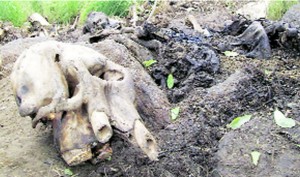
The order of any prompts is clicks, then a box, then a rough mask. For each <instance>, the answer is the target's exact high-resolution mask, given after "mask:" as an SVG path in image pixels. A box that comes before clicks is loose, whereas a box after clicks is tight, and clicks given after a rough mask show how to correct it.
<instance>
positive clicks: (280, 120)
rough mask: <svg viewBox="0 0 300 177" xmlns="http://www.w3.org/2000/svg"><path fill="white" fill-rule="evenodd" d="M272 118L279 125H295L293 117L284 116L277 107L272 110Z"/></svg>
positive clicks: (286, 126) (290, 126)
mask: <svg viewBox="0 0 300 177" xmlns="http://www.w3.org/2000/svg"><path fill="white" fill-rule="evenodd" d="M274 119H275V122H276V124H277V125H279V126H280V127H284V128H292V127H293V126H295V125H296V122H295V120H294V119H291V118H286V117H285V115H284V114H283V113H282V112H281V111H279V110H278V109H276V110H275V111H274Z"/></svg>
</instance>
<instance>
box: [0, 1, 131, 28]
mask: <svg viewBox="0 0 300 177" xmlns="http://www.w3.org/2000/svg"><path fill="white" fill-rule="evenodd" d="M132 3H133V1H132V0H127V1H54V0H53V1H0V12H1V13H0V20H1V21H10V22H12V23H13V24H14V25H15V26H22V25H23V24H24V22H26V20H27V18H28V17H29V16H30V15H31V14H32V13H34V12H37V13H40V14H41V15H42V16H44V17H46V18H47V19H48V20H49V22H50V23H63V24H68V23H70V22H72V20H73V19H74V18H75V17H76V16H77V15H80V22H81V23H84V21H85V20H86V17H87V15H88V14H89V13H90V12H91V11H102V12H104V13H105V14H107V15H110V16H113V15H114V16H126V15H127V14H128V11H129V7H130V6H131V5H132Z"/></svg>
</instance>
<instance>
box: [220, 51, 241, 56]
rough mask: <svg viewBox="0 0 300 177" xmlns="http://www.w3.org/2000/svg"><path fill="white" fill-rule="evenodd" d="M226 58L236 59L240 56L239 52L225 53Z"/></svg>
mask: <svg viewBox="0 0 300 177" xmlns="http://www.w3.org/2000/svg"><path fill="white" fill-rule="evenodd" d="M223 53H224V55H225V56H227V57H236V56H238V55H239V54H238V53H237V52H232V51H225V52H223Z"/></svg>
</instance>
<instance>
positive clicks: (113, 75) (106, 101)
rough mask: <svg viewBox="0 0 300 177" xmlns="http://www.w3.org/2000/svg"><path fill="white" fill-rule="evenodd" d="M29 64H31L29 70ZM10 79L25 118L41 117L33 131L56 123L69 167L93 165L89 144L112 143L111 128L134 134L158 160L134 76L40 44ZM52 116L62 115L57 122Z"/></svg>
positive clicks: (68, 48)
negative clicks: (46, 122)
mask: <svg viewBox="0 0 300 177" xmlns="http://www.w3.org/2000/svg"><path fill="white" fill-rule="evenodd" d="M32 60H33V61H32ZM27 63H31V64H30V65H29V66H30V67H29V68H28V67H27V65H26V64H27ZM43 71H44V73H46V74H44V73H43ZM27 75H29V76H31V77H29V78H30V80H28V78H27ZM11 78H12V83H13V88H14V91H15V92H14V93H15V95H16V97H17V100H18V99H20V98H21V101H19V102H20V103H19V104H18V106H19V112H20V114H21V116H27V115H30V116H33V115H34V114H37V115H36V116H35V118H34V119H33V127H35V126H36V124H37V123H38V122H39V120H40V119H42V118H48V120H49V121H51V120H52V122H53V128H54V133H55V137H56V139H57V141H58V144H59V146H60V151H61V153H62V156H63V158H64V159H65V161H66V162H67V163H68V164H69V165H76V164H79V163H81V162H83V161H85V160H88V159H90V158H91V157H92V155H91V152H90V149H91V146H90V144H91V143H92V142H94V141H95V139H96V140H97V141H99V142H101V143H106V142H108V141H109V139H110V138H111V136H112V132H113V129H112V127H113V128H115V129H116V130H117V132H121V134H124V135H128V134H131V135H132V137H133V138H129V137H128V140H129V141H131V142H132V143H134V144H137V145H138V146H140V148H141V149H142V150H143V151H144V152H145V153H146V154H147V155H148V157H149V158H150V159H151V160H157V156H158V153H157V144H156V141H155V139H154V137H153V136H152V135H151V133H150V132H149V131H148V130H147V128H146V127H145V126H144V124H143V123H142V121H141V118H140V116H139V114H138V112H137V110H136V107H135V104H134V103H135V99H136V98H135V88H134V83H133V80H132V77H131V75H130V73H129V71H128V70H127V69H125V68H123V67H122V66H120V65H117V64H115V63H113V62H111V61H109V60H107V58H106V57H105V56H103V55H102V54H100V53H98V52H96V51H94V50H92V49H90V48H87V47H83V46H78V45H71V44H64V43H60V42H55V41H49V42H44V43H40V44H37V45H34V46H32V47H31V48H30V49H29V50H28V51H26V52H24V53H23V54H22V55H21V56H20V57H19V58H18V60H17V62H16V65H15V67H14V71H13V72H12V76H11ZM48 83H49V84H48ZM24 85H25V86H26V87H24ZM24 95H25V96H24ZM28 100H29V101H28ZM41 100H42V101H41ZM45 100H46V101H45ZM63 112H66V114H65V115H64V116H62V113H63ZM53 113H55V115H57V116H54V118H53ZM111 125H112V126H111ZM88 127H91V128H90V129H89V128H88ZM91 132H92V133H91ZM76 137H77V138H78V137H79V138H78V139H76ZM80 137H82V138H80ZM78 146H79V147H78Z"/></svg>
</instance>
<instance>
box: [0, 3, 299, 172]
mask: <svg viewBox="0 0 300 177" xmlns="http://www.w3.org/2000/svg"><path fill="white" fill-rule="evenodd" d="M176 9H177V10H178V9H179V10H178V11H179V12H180V13H178V14H177V15H176V16H175V17H174V16H172V14H174V13H173V12H174V9H173V11H172V10H170V11H169V12H168V13H169V14H168V13H166V14H164V15H158V16H157V20H158V21H160V23H158V25H160V26H167V25H169V28H172V27H176V28H177V29H183V30H185V29H186V28H187V27H186V19H185V16H186V15H187V14H188V13H189V14H191V13H192V14H194V15H195V17H200V16H201V14H205V17H206V18H199V23H200V24H202V25H203V26H205V27H210V28H214V29H219V28H221V27H222V26H223V24H224V21H226V20H230V19H231V10H232V9H231V8H229V7H227V6H224V4H223V5H222V4H217V3H212V5H211V6H207V8H206V9H203V8H201V4H197V3H190V4H188V5H178V6H176ZM176 9H175V10H176ZM187 9H189V10H187ZM199 9H200V10H201V13H198V12H199ZM219 17H222V18H219ZM162 19H163V20H162ZM201 19H202V20H201ZM220 24H222V25H220ZM74 34H75V33H74ZM76 37H78V36H75V37H74V36H72V39H68V40H64V41H76V39H77V38H76ZM62 38H64V39H65V36H64V37H62ZM44 40H47V39H45V38H36V39H20V40H18V41H13V42H11V43H7V44H4V45H2V46H1V47H0V53H1V55H0V56H1V57H2V60H3V67H2V68H1V73H2V75H1V76H0V78H1V80H0V95H1V96H0V110H1V111H0V130H1V131H0V142H1V143H0V176H3V177H6V176H8V177H10V176H13V177H14V176H16V177H23V176H33V177H39V176H49V177H52V176H68V175H67V174H65V173H64V170H65V169H66V168H69V169H71V171H72V172H73V173H74V176H80V177H87V176H89V177H98V176H99V177H100V176H147V177H148V176H149V177H151V176H153V177H154V176H164V177H172V176H174V177H175V176H176V177H177V176H190V177H194V176H195V177H196V176H213V177H257V176H270V177H271V176H272V177H285V176H288V177H297V176H299V175H300V168H299V166H300V153H299V150H300V148H299V146H297V145H299V144H300V126H299V121H300V99H299V98H300V79H299V78H300V59H299V55H298V53H292V54H291V53H289V52H288V51H285V50H282V49H274V50H273V51H272V52H273V53H272V54H273V55H272V58H271V59H268V60H265V59H250V58H246V57H244V56H241V55H240V56H236V57H226V56H224V55H223V54H222V53H219V54H218V55H219V57H220V66H219V68H220V69H219V71H218V72H216V73H204V75H205V77H203V78H208V77H209V78H212V79H211V80H210V81H209V82H208V84H205V85H200V86H195V85H189V87H190V88H191V89H188V91H186V92H185V94H184V96H183V97H182V98H180V99H179V100H175V101H174V100H173V101H172V99H170V95H171V98H173V97H172V95H174V92H170V91H169V90H168V89H167V88H165V87H164V86H163V85H161V84H159V83H158V82H157V81H156V80H155V79H154V77H153V75H154V74H155V72H156V70H155V69H156V68H157V69H160V68H161V67H164V66H166V65H167V64H168V63H172V61H174V60H176V59H177V58H172V57H176V55H175V56H174V55H172V51H169V53H168V51H167V52H166V54H165V55H164V56H169V58H167V57H163V58H165V60H166V61H163V60H160V61H159V62H158V64H157V65H155V66H154V68H153V69H151V70H147V72H149V75H151V76H152V78H153V81H151V82H153V83H154V82H156V83H157V84H158V88H159V89H161V90H163V91H164V93H165V95H167V96H168V98H169V99H170V102H172V106H171V107H175V106H179V107H180V115H179V118H178V119H177V120H176V121H172V122H171V123H170V124H168V125H165V126H164V127H161V126H157V124H158V123H157V120H154V119H151V117H150V118H147V119H144V121H145V122H146V126H147V127H149V129H150V130H151V132H153V134H154V135H155V138H156V139H157V141H158V144H159V147H160V153H159V161H157V162H151V161H150V160H149V159H148V158H147V157H146V156H145V155H143V154H142V152H141V151H140V150H139V149H138V148H136V147H133V146H132V145H131V144H130V143H128V142H126V141H124V140H123V139H122V138H120V137H118V136H114V137H113V138H112V140H111V146H112V148H113V156H112V158H111V160H107V161H104V162H101V163H99V164H97V165H93V164H91V163H89V162H87V163H85V164H82V165H79V166H75V167H68V166H67V165H66V164H65V163H64V162H63V160H62V158H61V157H60V154H59V152H58V151H57V149H56V147H55V146H54V142H53V135H52V130H51V127H48V128H45V127H43V126H42V125H39V126H38V127H37V128H36V129H32V128H31V119H30V118H29V117H25V118H22V117H20V115H19V113H18V110H17V105H16V103H15V99H14V96H13V93H12V88H11V85H10V79H9V77H8V75H9V72H10V68H11V65H12V64H13V62H14V61H15V59H16V58H17V57H18V55H20V53H21V52H22V51H24V49H26V48H28V47H29V46H31V45H32V44H34V43H37V42H39V41H44ZM88 46H90V47H92V48H94V49H96V50H97V51H99V52H102V53H104V54H105V55H107V56H108V55H110V51H111V50H112V49H113V50H114V52H113V53H111V55H110V57H109V56H108V58H111V59H112V60H113V61H115V62H120V63H121V64H122V65H125V66H126V64H124V63H122V60H126V59H128V58H130V59H132V58H136V59H137V60H139V57H141V56H137V55H136V54H134V53H133V52H132V49H131V48H129V47H128V46H123V45H121V44H119V43H116V42H114V41H101V42H99V43H94V44H89V45H88ZM151 52H152V54H153V55H155V51H151ZM297 55H298V56H297ZM177 56H179V55H177ZM124 58H126V59H124ZM179 66H180V65H179ZM127 67H128V66H127ZM139 67H140V66H139ZM137 68H138V67H137ZM135 69H136V68H134V69H132V72H134V70H135ZM181 74H182V76H183V75H184V74H185V73H184V72H182V73H181ZM202 74H203V73H202ZM178 76H180V75H178ZM205 81H207V79H206V80H205ZM184 86H185V85H180V83H178V84H177V85H176V84H175V89H178V90H180V89H181V87H184ZM174 98H175V97H174ZM176 98H177V97H176ZM276 108H278V109H279V110H281V111H282V112H283V113H285V114H286V115H287V116H288V117H291V118H293V119H295V120H297V121H298V122H297V125H296V126H295V127H293V128H288V129H287V128H280V127H278V126H277V125H276V124H275V122H274V120H273V112H274V110H275V109H276ZM244 114H251V115H252V119H251V120H250V121H249V122H247V123H246V124H245V125H243V126H242V127H241V128H239V129H236V130H231V129H229V128H227V127H226V125H227V124H229V123H230V122H231V121H232V120H233V119H234V118H235V117H238V116H241V115H244ZM154 132H155V133H154ZM252 151H259V152H260V153H261V157H260V159H259V163H258V165H257V166H255V165H253V163H252V160H251V156H250V153H251V152H252Z"/></svg>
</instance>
